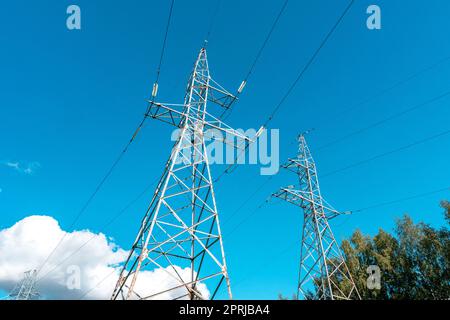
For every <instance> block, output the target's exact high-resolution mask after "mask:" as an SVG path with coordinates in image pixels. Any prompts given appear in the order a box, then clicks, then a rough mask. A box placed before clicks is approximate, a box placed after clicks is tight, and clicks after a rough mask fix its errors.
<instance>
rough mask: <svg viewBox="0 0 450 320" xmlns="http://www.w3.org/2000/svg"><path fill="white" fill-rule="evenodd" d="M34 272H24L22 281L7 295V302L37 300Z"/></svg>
mask: <svg viewBox="0 0 450 320" xmlns="http://www.w3.org/2000/svg"><path fill="white" fill-rule="evenodd" d="M36 275H37V271H36V270H30V271H27V272H25V274H24V277H23V279H22V280H21V281H20V282H19V283H18V284H17V285H16V286H15V287H14V288H13V289H12V291H11V292H10V293H9V295H8V297H7V299H8V300H37V299H38V298H39V293H38V292H37V290H36Z"/></svg>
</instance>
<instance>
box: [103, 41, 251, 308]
mask: <svg viewBox="0 0 450 320" xmlns="http://www.w3.org/2000/svg"><path fill="white" fill-rule="evenodd" d="M241 88H242V85H241ZM241 88H240V90H241ZM156 89H157V87H156ZM238 92H239V91H238ZM152 95H153V99H154V97H155V96H156V92H155V87H154V91H153V94H152ZM235 100H236V97H235V96H233V95H232V94H230V93H229V92H228V91H226V90H225V89H224V88H222V87H221V86H220V85H219V84H217V83H216V82H215V81H214V80H213V79H212V78H211V76H210V74H209V67H208V60H207V55H206V49H205V48H202V49H201V50H200V53H199V55H198V58H197V60H196V62H195V64H194V69H193V72H192V74H191V76H190V79H189V82H188V85H187V91H186V95H185V100H184V103H183V104H166V103H157V102H154V101H149V102H150V107H149V109H148V112H147V115H148V116H149V117H151V118H154V119H158V120H161V121H163V122H166V123H169V124H171V125H173V126H174V127H176V128H179V131H180V134H179V137H178V139H177V141H176V142H175V145H174V147H173V149H172V152H171V155H170V158H169V160H168V161H167V163H166V166H165V169H164V173H163V175H162V177H161V179H160V180H159V183H158V185H157V187H156V191H155V192H154V195H153V198H152V200H151V203H150V205H149V207H148V210H147V212H146V214H145V217H144V218H143V220H142V223H141V228H140V230H139V232H138V235H137V237H136V240H135V242H134V244H133V246H132V249H131V252H130V254H129V257H128V259H127V261H126V263H125V265H124V267H123V269H122V272H121V274H120V276H119V280H118V282H117V284H116V288H115V290H114V292H113V295H112V299H191V300H194V299H195V300H196V299H214V298H215V296H216V294H218V293H219V292H222V293H225V294H226V295H225V296H228V297H229V298H230V299H231V298H232V293H231V287H230V279H229V276H228V271H227V265H226V261H225V251H224V247H223V243H222V236H221V230H220V223H219V215H218V211H217V206H216V199H215V194H214V187H213V180H212V178H211V172H210V166H209V162H208V161H209V160H208V155H207V149H206V145H205V130H206V129H214V130H219V131H220V132H221V133H223V134H225V135H227V136H229V135H231V136H232V137H233V143H234V140H239V141H241V142H242V143H243V146H241V147H242V148H245V146H247V145H248V143H249V142H251V140H250V139H248V138H247V137H246V136H244V135H242V134H241V133H239V132H238V131H236V130H234V129H232V128H230V127H229V126H227V125H225V124H224V123H223V122H222V121H220V120H219V119H217V118H215V117H213V116H212V115H211V114H209V113H208V112H207V105H209V104H214V105H216V106H218V107H219V108H220V109H223V108H224V109H228V108H230V106H231V104H232V103H233V102H234V101H235ZM222 142H223V141H222ZM225 142H227V141H225ZM227 143H228V142H227ZM234 147H236V148H240V147H239V144H238V143H237V144H235V145H234ZM244 150H245V149H244ZM155 270H159V271H161V270H162V271H163V272H164V273H165V274H166V276H167V283H168V287H167V286H166V287H164V288H162V287H154V288H147V287H143V284H142V283H141V284H140V281H139V279H140V278H141V277H142V278H144V277H146V276H148V275H149V274H150V273H151V272H155ZM205 288H207V289H205ZM224 288H226V291H219V290H223V289H224Z"/></svg>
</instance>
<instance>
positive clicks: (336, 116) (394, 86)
mask: <svg viewBox="0 0 450 320" xmlns="http://www.w3.org/2000/svg"><path fill="white" fill-rule="evenodd" d="M449 60H450V56H447V57H445V58H443V59H441V60H439V61H437V62H435V63H433V64H431V65H428V66H427V67H425V68H424V69H421V70H419V71H417V72H415V73H414V74H412V75H410V76H409V77H407V78H405V79H402V80H399V81H397V82H396V83H394V84H393V85H392V86H390V87H387V88H384V89H382V90H381V91H379V92H378V93H376V94H374V95H372V96H371V97H369V98H367V99H365V100H363V101H361V102H359V103H357V104H355V105H353V106H348V107H347V108H344V110H342V111H340V112H339V113H336V114H335V115H333V117H332V119H334V120H336V119H338V118H340V117H341V116H342V115H344V114H347V113H348V112H350V111H352V110H355V109H356V108H358V107H360V106H362V105H365V104H367V103H369V102H371V101H373V100H375V99H376V98H378V97H380V96H382V95H384V94H386V93H388V92H389V91H392V90H394V89H395V88H397V87H400V86H401V85H403V84H405V83H408V82H410V81H411V80H413V79H415V78H417V77H418V76H420V75H422V74H424V73H426V72H428V71H431V70H433V69H435V68H436V67H438V66H440V65H441V64H443V63H445V62H447V61H449ZM316 129H322V127H320V126H319V127H316Z"/></svg>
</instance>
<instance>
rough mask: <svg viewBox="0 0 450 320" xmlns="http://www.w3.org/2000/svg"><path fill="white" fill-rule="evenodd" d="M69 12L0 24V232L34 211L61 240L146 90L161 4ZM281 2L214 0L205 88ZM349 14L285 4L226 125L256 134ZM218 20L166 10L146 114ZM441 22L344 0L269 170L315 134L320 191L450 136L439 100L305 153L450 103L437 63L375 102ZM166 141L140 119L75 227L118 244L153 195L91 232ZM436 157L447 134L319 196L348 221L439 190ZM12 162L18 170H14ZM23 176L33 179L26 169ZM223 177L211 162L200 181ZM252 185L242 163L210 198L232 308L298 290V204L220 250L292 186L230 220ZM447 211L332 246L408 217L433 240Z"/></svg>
mask: <svg viewBox="0 0 450 320" xmlns="http://www.w3.org/2000/svg"><path fill="white" fill-rule="evenodd" d="M72 2H73V3H76V4H77V5H79V6H80V7H81V10H82V30H80V31H69V30H67V29H66V26H65V19H66V14H65V11H66V8H67V6H68V5H70V4H72ZM72 2H68V1H50V0H47V1H44V0H39V1H15V2H8V3H7V4H2V9H1V10H0V21H1V22H0V23H1V25H2V27H1V28H0V36H1V39H2V48H3V49H2V50H1V51H0V64H1V70H2V71H1V73H2V76H1V77H0V96H1V98H2V101H1V108H0V119H1V120H0V121H1V125H0V134H1V136H2V137H3V139H2V141H1V153H0V161H1V162H2V165H0V188H1V192H0V228H6V227H8V226H11V225H12V224H14V223H15V222H16V221H18V220H20V219H22V218H24V217H26V216H28V215H31V214H45V215H50V216H53V217H54V218H56V219H57V220H58V221H59V222H60V224H61V226H62V227H63V228H64V229H66V228H68V227H69V226H70V225H71V222H72V220H73V218H74V217H75V216H76V214H77V213H78V211H79V210H80V208H81V207H82V205H83V204H84V202H85V201H86V200H87V198H88V197H89V195H90V193H91V192H92V191H93V189H94V188H95V186H96V184H97V183H98V182H99V180H100V179H101V178H102V177H103V175H104V174H105V172H106V171H107V169H108V168H109V167H110V165H111V164H112V162H113V160H114V159H115V157H116V156H117V154H118V153H119V152H120V151H121V149H122V148H123V146H124V144H125V143H126V142H127V141H128V139H129V137H130V134H131V133H132V132H133V130H134V128H135V126H136V125H137V123H138V122H139V120H140V119H141V117H142V114H143V112H144V111H145V108H146V105H145V100H144V99H146V98H148V96H149V95H150V93H151V85H152V82H153V80H154V75H155V68H156V65H157V62H158V59H159V53H160V47H161V42H162V37H163V31H164V27H165V21H166V18H167V10H168V6H169V1H144V0H141V1H137V0H136V1H131V2H124V1H104V0H97V1H85V0H77V1H72ZM282 2H283V1H281V0H277V1H273V0H271V1H270V0H259V1H257V2H256V1H237V0H230V1H223V3H222V5H221V8H220V11H219V12H218V15H217V20H216V22H215V28H214V31H213V33H212V36H211V39H210V42H209V45H208V55H209V64H210V68H211V73H212V76H213V77H214V78H215V80H217V81H219V82H220V83H221V84H222V85H223V86H224V87H226V88H228V89H229V90H230V91H235V90H236V89H237V87H238V86H239V84H240V82H241V81H242V80H243V78H244V76H245V74H246V73H247V71H248V69H249V67H250V64H251V62H252V61H253V59H254V57H255V55H256V52H257V50H258V49H259V47H260V45H261V43H262V41H263V40H264V37H265V35H266V34H267V31H268V29H269V28H270V25H271V23H272V21H273V19H274V17H275V15H276V13H277V12H278V10H279V8H280V6H281V4H282ZM372 3H376V4H378V5H380V7H381V9H382V23H383V26H382V30H379V31H370V30H368V29H367V28H366V24H365V23H366V22H365V21H366V18H367V15H366V13H365V11H366V8H367V6H368V5H370V4H372ZM346 4H347V1H332V0H320V1H291V3H290V4H289V6H288V7H287V9H286V12H285V14H284V15H283V17H282V19H281V21H280V24H279V25H278V27H277V29H276V30H275V32H274V34H273V37H272V39H271V41H270V42H269V44H268V46H267V48H266V50H265V51H264V52H263V54H262V56H261V59H260V61H259V63H258V65H257V66H256V69H255V72H254V74H253V76H252V77H251V79H250V81H249V83H248V85H247V87H246V90H245V92H244V94H243V95H242V97H241V99H240V101H239V103H238V104H236V105H235V110H234V112H233V114H232V116H231V117H230V118H229V119H228V120H227V122H228V123H229V124H231V125H232V126H233V127H235V128H259V127H260V126H261V124H262V123H263V122H264V121H265V119H266V118H267V116H268V114H269V113H270V112H271V111H272V109H273V108H274V106H275V105H276V104H277V103H278V101H279V100H280V99H281V97H282V96H283V95H284V93H285V92H286V90H287V88H288V86H289V85H290V84H291V83H292V81H293V80H294V79H295V78H296V76H297V74H298V72H299V70H300V69H301V68H302V67H303V65H304V64H305V63H306V62H307V60H308V59H309V57H310V56H311V54H312V53H313V51H314V50H315V49H316V47H317V46H318V45H319V43H320V41H321V40H322V39H323V37H324V36H325V34H326V33H327V32H328V30H329V29H330V27H331V26H332V24H333V23H334V22H335V20H336V19H337V17H338V16H339V15H340V13H341V12H342V10H343V8H344V7H345V5H346ZM214 6H215V3H214V1H203V0H202V1H200V0H199V1H189V3H188V2H187V1H177V2H176V4H175V8H174V15H173V23H172V26H171V29H170V34H169V38H168V42H167V49H166V55H165V60H164V64H163V68H162V73H161V79H160V91H159V96H160V100H163V101H173V102H181V101H182V98H183V94H184V88H185V85H186V80H187V77H188V75H189V72H190V71H191V70H190V69H191V67H192V63H193V61H194V60H195V57H196V55H197V53H198V50H199V49H200V47H201V45H202V42H203V39H204V38H205V36H206V32H207V31H206V29H205V28H203V27H202V26H203V25H206V26H207V25H209V23H210V21H209V19H208V16H210V15H211V12H212V11H213V10H214ZM449 10H450V3H449V2H448V1H445V0H441V1H439V0H433V1H426V4H425V2H424V1H408V2H407V4H406V2H405V1H401V0H389V1H383V0H375V1H365V0H360V1H357V2H356V4H355V5H354V6H353V8H352V9H351V11H350V12H349V13H348V15H347V17H346V18H345V20H344V21H343V23H342V24H341V25H340V26H339V28H338V29H337V30H336V33H335V34H334V35H333V37H332V38H331V40H330V41H329V42H328V43H327V45H326V47H325V48H324V49H323V50H322V51H321V53H320V55H319V56H318V58H317V60H316V61H315V63H314V64H313V65H312V66H311V68H310V69H309V70H308V72H307V73H306V74H305V76H304V78H303V80H302V81H301V82H300V83H299V85H298V87H297V88H296V89H295V90H294V92H293V93H292V95H291V96H290V97H289V99H288V100H287V101H286V102H285V104H284V105H283V107H282V108H281V109H280V112H279V113H278V114H277V116H276V118H275V119H274V121H272V122H271V124H270V127H271V128H279V129H280V135H281V146H280V153H281V154H280V157H281V159H286V158H287V157H289V156H294V155H295V153H296V145H295V136H296V135H297V134H298V133H299V132H302V131H304V130H306V129H309V128H312V127H313V128H316V130H315V131H314V132H313V133H312V134H311V135H309V136H308V140H309V144H310V148H311V150H312V152H313V154H314V156H315V159H316V162H317V165H318V169H319V177H320V174H324V175H325V174H326V173H328V172H331V171H334V170H336V169H340V168H342V167H345V166H347V165H350V164H352V163H355V162H358V161H361V160H364V159H367V158H371V157H373V156H375V155H377V154H381V153H384V152H387V151H390V150H392V149H396V148H398V147H401V146H404V145H407V144H410V143H412V142H415V141H418V140H421V139H424V138H426V137H428V136H432V135H434V134H438V133H440V132H443V131H445V130H448V129H449V121H448V119H449V118H450V111H449V110H450V109H449V107H448V104H449V103H450V97H445V98H442V99H441V100H438V101H436V102H433V103H430V104H429V105H426V106H423V107H421V108H418V109H416V110H414V111H412V112H409V113H407V114H405V115H403V116H401V117H398V118H395V119H393V120H391V121H387V122H385V123H383V124H382V125H380V126H377V127H376V128H373V129H370V130H367V131H365V132H363V133H361V134H358V135H355V136H353V137H351V138H349V139H346V140H345V141H342V142H340V143H336V144H334V145H332V146H330V147H328V148H324V149H322V150H320V151H317V152H314V150H315V149H319V148H320V147H321V146H323V145H325V144H327V143H329V142H331V141H334V140H336V139H339V138H340V137H343V136H346V135H348V134H350V133H352V132H354V131H356V130H359V129H361V128H365V127H367V126H370V125H372V124H374V123H376V122H378V121H380V120H383V119H385V118H388V117H390V116H391V115H394V114H396V113H398V112H402V111H403V110H406V109H408V108H411V107H413V106H414V105H417V104H420V103H422V102H425V101H427V100H430V99H432V98H434V97H436V96H439V95H441V94H443V93H444V92H446V91H448V90H450V87H449V85H448V83H450V81H449V80H450V60H448V61H445V62H443V63H441V64H439V65H438V66H437V67H435V68H432V69H430V70H428V71H426V72H423V73H421V74H420V75H419V76H417V77H414V78H413V79H411V80H410V81H408V82H405V83H403V84H402V85H399V86H397V87H395V88H394V89H393V90H390V91H388V92H385V93H384V94H382V95H380V94H379V92H382V91H384V90H385V89H386V88H389V87H391V86H393V85H394V84H396V83H397V82H398V81H401V80H403V79H407V78H409V77H411V76H412V75H414V74H415V73H417V72H418V71H420V70H423V69H426V68H427V67H429V66H431V65H433V64H435V63H437V62H438V61H441V60H443V59H444V58H446V57H448V56H450V42H449V41H447V39H448V33H449V31H450V25H449V23H448V12H449ZM194 18H195V19H194ZM194 20H195V21H194ZM372 97H375V98H372ZM368 99H370V101H369V102H367V103H365V104H360V103H361V102H363V101H366V100H368ZM354 105H358V106H357V107H355V108H354V109H353V110H352V111H351V112H348V113H345V114H342V111H343V110H347V109H348V108H349V107H352V106H354ZM171 130H172V128H170V127H169V126H168V125H165V124H163V123H159V122H157V121H152V120H150V121H148V122H147V123H146V126H145V129H144V130H143V131H142V133H141V134H140V136H139V137H138V139H137V141H136V143H135V144H134V145H133V146H132V148H131V149H130V151H129V152H128V153H127V155H126V157H125V158H124V160H123V161H122V162H121V163H120V165H119V167H118V168H117V170H116V171H115V172H114V175H113V176H112V177H111V179H110V180H109V181H108V183H107V184H106V185H105V187H104V188H103V189H102V190H101V192H100V194H99V195H98V197H97V198H96V199H95V201H94V202H93V204H92V205H91V206H90V207H89V210H88V211H87V212H86V214H84V215H83V216H82V217H81V219H80V220H79V222H78V223H77V224H76V225H75V226H74V228H73V229H85V228H87V229H90V230H93V231H96V232H99V231H102V232H105V233H106V234H108V235H109V236H112V237H113V238H114V239H115V241H116V242H117V243H118V244H119V245H120V246H122V247H124V248H129V246H130V244H131V242H132V241H133V240H134V237H135V233H136V231H137V229H138V225H139V222H140V219H141V217H142V215H143V213H144V208H145V206H146V203H147V202H148V200H149V197H150V196H151V191H150V192H149V193H148V195H147V196H146V198H144V199H142V200H141V201H139V202H138V203H136V204H135V205H134V206H133V207H132V208H131V209H130V210H128V211H127V212H126V213H125V214H124V215H123V216H121V217H120V218H119V220H118V221H117V222H116V223H115V224H113V225H111V226H110V227H108V228H107V229H106V228H104V225H105V223H106V222H107V221H108V220H109V219H110V218H111V217H112V216H114V215H115V214H116V213H117V212H118V211H119V210H120V209H121V208H122V207H124V206H125V205H126V204H127V203H128V202H129V201H131V200H132V199H133V198H135V197H136V196H137V195H138V194H139V193H140V192H142V190H143V189H144V188H146V187H147V186H148V185H149V184H150V183H151V182H152V181H154V180H155V179H156V178H157V177H158V176H159V175H160V174H161V172H162V167H163V163H164V161H165V160H166V158H167V156H168V155H169V153H170V148H171V145H172V144H171V143H170V141H169V138H170V134H171ZM449 146H450V135H445V136H442V137H440V138H437V139H435V140H432V141H430V142H428V143H425V144H421V145H418V146H416V147H413V148H410V149H407V150H405V151H402V152H398V153H394V154H392V155H389V156H386V157H383V158H380V159H377V160H375V161H372V162H370V163H367V164H364V165H361V166H358V167H355V168H352V169H349V170H346V171H342V172H339V173H336V174H333V175H330V176H327V177H324V178H323V179H321V188H322V194H323V195H324V197H326V199H327V201H328V202H330V203H332V204H333V205H334V207H336V208H337V209H339V210H352V209H359V208H362V207H367V206H370V205H372V204H377V203H380V202H384V201H390V200H395V199H399V198H403V197H408V196H411V195H415V194H420V193H424V192H427V191H432V190H436V189H440V188H445V187H447V186H449V181H450V171H449V170H448V163H449V160H450V153H449V150H450V148H449ZM7 163H10V165H9V166H8V165H6V164H7ZM15 163H19V164H20V167H19V170H18V169H17V168H14V167H13V166H12V165H11V164H15ZM27 168H32V171H33V172H32V173H31V174H29V172H24V171H26V169H27ZM223 169H224V167H223V166H215V167H214V168H213V169H212V170H213V175H216V176H217V175H218V174H219V173H220V172H221V171H222V170H223ZM266 179H267V178H266V177H262V176H260V175H259V168H258V167H257V166H243V167H241V168H239V169H238V170H236V171H235V172H234V173H233V174H232V175H229V176H225V177H224V178H223V179H221V181H220V183H218V184H217V185H216V187H215V188H216V195H217V202H218V208H219V211H220V215H221V218H222V221H226V220H229V221H228V222H227V223H225V224H224V225H223V233H224V244H225V249H226V252H227V262H228V265H229V269H230V270H229V271H230V276H231V280H232V286H233V284H235V285H234V286H233V289H234V290H233V291H234V295H235V298H241V299H247V298H256V299H258V298H261V299H266V298H276V296H277V294H278V293H283V294H285V295H291V294H292V293H294V292H295V287H296V281H297V264H298V258H299V257H298V256H299V254H298V249H297V247H296V246H295V245H294V246H292V245H291V244H292V243H293V242H294V241H296V240H298V239H299V238H300V230H301V219H300V217H301V216H300V213H299V211H298V210H297V209H296V208H295V207H292V206H289V205H287V204H281V203H278V202H274V203H272V204H270V205H267V206H265V207H263V208H262V209H261V210H259V211H258V212H257V213H256V214H254V215H253V216H252V217H251V218H249V219H248V220H246V223H245V224H242V225H241V226H240V228H239V229H237V230H236V231H235V232H233V233H232V234H230V236H229V237H227V236H226V234H227V233H229V232H231V231H232V230H233V229H234V227H235V226H236V225H238V224H239V223H240V221H241V220H242V219H245V217H246V216H247V215H248V214H250V213H251V212H252V211H253V210H254V208H255V207H257V206H258V205H259V204H260V203H261V202H262V201H264V200H265V199H266V198H267V197H268V196H269V195H270V194H271V193H272V192H274V191H276V190H277V189H278V188H279V187H280V186H285V185H289V184H292V183H294V182H295V177H294V176H292V175H290V174H288V173H280V175H278V176H276V177H274V178H273V179H271V180H270V182H268V183H267V184H266V185H265V186H264V187H263V188H262V189H261V192H259V193H258V194H257V195H256V196H255V197H254V198H252V199H251V200H250V201H249V202H248V203H247V204H246V205H245V207H244V208H243V209H242V210H240V211H239V212H238V213H237V214H235V215H233V217H231V218H230V219H228V218H227V216H231V215H232V214H233V212H235V210H236V209H237V208H239V207H240V206H241V204H242V203H243V202H244V201H246V200H247V198H248V197H249V196H250V195H251V194H252V193H253V192H254V189H255V188H257V187H259V186H260V185H261V184H262V183H264V181H265V180H266ZM445 198H447V199H448V198H450V194H449V192H448V191H447V192H443V193H440V194H435V195H431V196H428V197H424V198H419V199H414V200H411V201H406V202H402V203H398V204H395V205H390V206H386V207H381V208H377V209H373V210H368V211H365V212H362V213H358V214H355V215H353V216H351V217H350V218H346V217H343V218H340V219H339V220H336V221H335V222H334V225H333V226H335V228H334V231H335V235H336V237H337V238H338V239H339V240H341V239H343V238H345V237H348V236H349V235H350V234H351V233H352V231H353V230H354V229H356V228H360V229H361V230H362V231H363V232H364V233H367V234H374V233H375V232H377V230H378V228H384V229H388V230H389V229H391V228H392V227H393V223H394V219H395V218H396V217H400V216H401V215H402V214H404V213H409V214H410V215H411V216H412V217H413V218H414V219H415V220H416V221H418V220H421V221H424V222H427V223H431V224H433V225H435V226H440V225H442V224H443V223H444V220H443V216H442V210H441V209H440V208H439V201H440V200H442V199H445ZM344 222H345V223H344ZM280 251H282V252H283V254H279V253H278V252H280ZM269 261H271V262H270V263H269ZM250 274H251V275H250Z"/></svg>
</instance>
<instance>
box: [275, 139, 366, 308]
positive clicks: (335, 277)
mask: <svg viewBox="0 0 450 320" xmlns="http://www.w3.org/2000/svg"><path fill="white" fill-rule="evenodd" d="M298 141H299V152H298V156H297V158H295V159H289V160H288V163H287V164H286V165H284V166H283V168H285V169H288V170H289V171H291V172H294V173H295V174H297V176H298V182H299V188H298V189H295V186H289V187H287V188H281V189H280V191H278V192H277V193H275V194H273V196H274V197H277V198H280V199H283V200H285V201H287V202H289V203H292V204H294V205H296V206H298V207H300V208H302V210H303V218H304V222H303V233H302V245H301V253H300V270H299V282H298V292H297V297H298V298H299V299H319V300H330V299H331V300H335V299H346V300H348V299H361V297H360V295H359V292H358V289H357V288H356V285H355V283H354V281H353V279H352V276H351V274H350V271H349V269H348V267H347V265H346V263H345V260H344V257H343V255H342V253H341V250H340V248H339V245H338V243H337V242H336V239H335V238H334V235H333V232H332V231H331V228H330V224H329V220H330V219H333V218H335V217H336V216H338V215H340V214H341V213H340V212H338V211H336V210H335V209H333V208H332V207H331V206H330V205H329V204H328V203H327V202H326V201H325V200H324V199H323V198H322V195H321V193H320V187H319V179H318V175H317V168H316V164H315V162H314V159H313V157H312V155H311V152H310V150H309V148H308V145H307V143H306V140H305V137H304V135H300V136H299V138H298ZM338 282H339V285H338Z"/></svg>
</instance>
